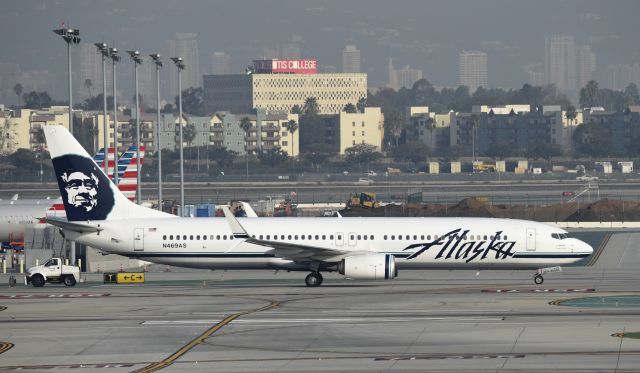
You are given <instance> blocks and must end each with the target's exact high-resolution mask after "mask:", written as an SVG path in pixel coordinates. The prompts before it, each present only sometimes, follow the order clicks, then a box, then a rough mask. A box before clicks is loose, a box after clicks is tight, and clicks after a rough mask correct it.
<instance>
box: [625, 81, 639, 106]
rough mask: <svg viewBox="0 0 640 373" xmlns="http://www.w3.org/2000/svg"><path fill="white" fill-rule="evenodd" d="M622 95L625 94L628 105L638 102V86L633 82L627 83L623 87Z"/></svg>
mask: <svg viewBox="0 0 640 373" xmlns="http://www.w3.org/2000/svg"><path fill="white" fill-rule="evenodd" d="M624 95H625V96H627V98H628V100H629V104H630V105H638V104H640V93H638V86H637V85H636V84H635V83H629V85H627V87H626V88H625V89H624Z"/></svg>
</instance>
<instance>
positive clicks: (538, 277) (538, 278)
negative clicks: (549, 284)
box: [533, 275, 544, 285]
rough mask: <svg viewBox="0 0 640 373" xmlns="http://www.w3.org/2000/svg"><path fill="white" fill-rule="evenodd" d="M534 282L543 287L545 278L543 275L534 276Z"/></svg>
mask: <svg viewBox="0 0 640 373" xmlns="http://www.w3.org/2000/svg"><path fill="white" fill-rule="evenodd" d="M533 282H535V283H536V285H542V283H543V282H544V278H543V277H542V276H541V275H535V276H533Z"/></svg>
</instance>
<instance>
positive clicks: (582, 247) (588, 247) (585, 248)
mask: <svg viewBox="0 0 640 373" xmlns="http://www.w3.org/2000/svg"><path fill="white" fill-rule="evenodd" d="M579 242H580V250H581V251H583V252H584V253H589V255H591V254H593V247H591V245H589V244H588V243H586V242H584V241H579Z"/></svg>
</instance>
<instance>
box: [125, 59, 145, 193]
mask: <svg viewBox="0 0 640 373" xmlns="http://www.w3.org/2000/svg"><path fill="white" fill-rule="evenodd" d="M127 53H129V56H131V60H132V61H133V65H134V69H133V70H134V76H135V85H136V175H137V176H136V177H137V182H138V184H137V185H136V201H137V202H138V204H141V203H142V191H141V190H140V184H141V183H140V146H141V144H140V97H138V66H140V64H141V63H142V56H140V52H138V51H127Z"/></svg>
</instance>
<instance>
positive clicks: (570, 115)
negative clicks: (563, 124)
mask: <svg viewBox="0 0 640 373" xmlns="http://www.w3.org/2000/svg"><path fill="white" fill-rule="evenodd" d="M565 117H566V118H567V120H568V121H569V129H570V133H571V138H570V141H571V144H570V146H569V149H571V152H572V153H573V121H574V120H575V119H576V118H577V117H578V112H577V111H576V107H575V106H573V105H569V106H567V112H566V113H565Z"/></svg>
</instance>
